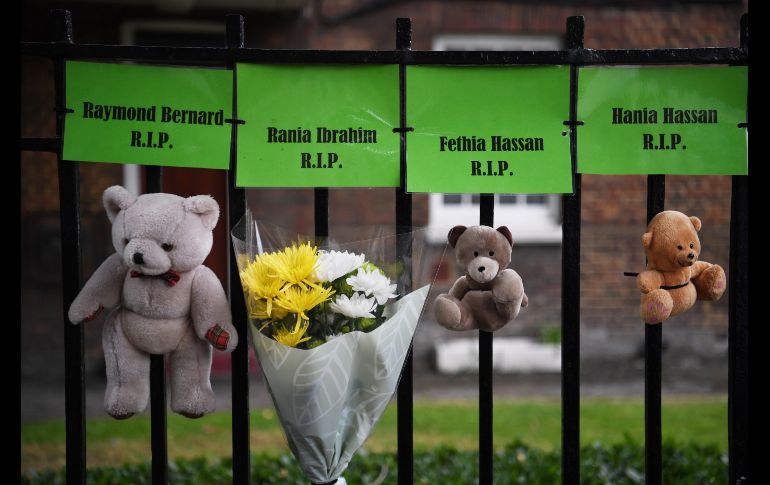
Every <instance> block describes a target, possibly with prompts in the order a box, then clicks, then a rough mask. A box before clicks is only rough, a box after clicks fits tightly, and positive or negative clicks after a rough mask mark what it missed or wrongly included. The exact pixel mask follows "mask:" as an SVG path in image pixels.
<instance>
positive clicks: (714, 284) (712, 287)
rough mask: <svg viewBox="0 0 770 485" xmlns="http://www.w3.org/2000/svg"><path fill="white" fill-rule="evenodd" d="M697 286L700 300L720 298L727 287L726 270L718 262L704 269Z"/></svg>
mask: <svg viewBox="0 0 770 485" xmlns="http://www.w3.org/2000/svg"><path fill="white" fill-rule="evenodd" d="M695 287H696V289H697V290H698V299H700V300H707V301H715V300H718V299H720V298H721V297H722V295H723V294H724V292H725V289H726V288H727V278H726V277H725V270H723V269H722V267H721V266H719V265H717V264H715V265H714V266H711V267H710V268H708V269H705V270H703V273H701V275H700V277H698V281H697V283H696V285H695Z"/></svg>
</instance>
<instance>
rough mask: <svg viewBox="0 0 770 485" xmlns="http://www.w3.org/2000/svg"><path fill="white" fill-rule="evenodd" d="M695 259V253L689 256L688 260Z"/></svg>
mask: <svg viewBox="0 0 770 485" xmlns="http://www.w3.org/2000/svg"><path fill="white" fill-rule="evenodd" d="M694 257H695V253H690V254H688V255H687V259H693V258H694Z"/></svg>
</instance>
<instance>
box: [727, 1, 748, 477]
mask: <svg viewBox="0 0 770 485" xmlns="http://www.w3.org/2000/svg"><path fill="white" fill-rule="evenodd" d="M740 39H741V47H742V48H746V49H747V48H748V47H749V39H748V15H747V14H744V15H743V17H741V37H740ZM750 68H751V66H749V69H750ZM750 99H751V81H749V89H748V99H747V100H746V101H747V106H751V104H750V101H749V100H750ZM748 150H749V160H748V163H749V173H751V172H752V162H751V156H752V149H751V145H749V147H748ZM730 206H731V208H730V268H729V270H730V272H729V274H730V283H729V285H730V291H729V302H728V305H729V321H730V323H729V330H728V342H729V347H728V394H727V407H728V420H727V422H728V436H729V450H730V483H731V484H736V485H739V484H744V483H746V482H747V480H748V478H747V477H748V474H749V473H748V468H749V463H748V460H749V446H748V443H749V271H750V266H749V210H750V208H749V178H748V176H746V175H733V177H732V196H731V201H730Z"/></svg>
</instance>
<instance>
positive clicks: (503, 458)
mask: <svg viewBox="0 0 770 485" xmlns="http://www.w3.org/2000/svg"><path fill="white" fill-rule="evenodd" d="M251 465H252V469H251V473H252V483H255V484H292V483H296V484H303V485H305V484H307V483H308V482H307V481H306V480H305V479H303V477H302V474H301V472H300V470H299V467H298V466H297V464H296V461H295V460H294V458H293V457H291V456H290V455H282V456H277V457H276V456H271V455H264V454H259V455H253V457H252V461H251ZM231 466H232V461H231V460H229V459H225V460H217V461H213V462H209V461H207V460H206V459H204V458H200V459H195V460H177V461H172V462H170V463H169V483H172V484H228V483H231V482H232V470H231ZM494 467H495V470H494V476H495V483H500V484H506V483H511V484H518V483H521V484H556V483H559V481H560V475H561V468H560V467H561V465H560V461H559V452H549V451H542V450H540V449H539V448H532V447H529V446H527V445H525V444H523V443H514V444H511V445H509V446H507V447H506V448H504V449H502V450H499V451H497V452H496V453H495V460H494ZM414 470H415V483H418V484H460V485H466V484H469V483H476V482H477V481H478V452H473V451H458V450H455V449H452V448H446V447H442V448H437V449H435V450H433V451H431V452H418V453H416V454H415V463H414ZM397 472H398V466H397V462H396V456H395V454H393V453H367V452H366V451H365V450H360V451H359V453H358V454H357V455H356V456H355V457H354V459H353V461H352V463H351V464H350V467H349V468H348V470H347V471H346V472H345V475H344V476H345V478H346V479H347V480H348V483H350V484H351V485H357V484H372V483H377V482H380V480H381V483H383V484H393V483H397V480H396V478H397ZM581 476H582V480H581V483H583V484H586V485H594V484H596V485H600V484H601V485H604V484H613V485H621V484H643V483H644V448H643V447H641V446H639V445H637V444H635V443H632V442H631V441H627V442H626V443H623V444H617V445H612V446H608V447H607V446H601V445H598V444H597V445H594V446H588V447H585V448H583V450H582V454H581ZM378 478H379V479H380V480H378ZM727 479H728V477H727V456H726V454H725V453H723V452H721V451H720V450H719V449H718V448H716V447H714V446H701V445H694V444H687V445H672V444H666V445H664V447H663V482H664V483H676V484H678V485H687V484H697V485H708V484H722V483H727ZM22 483H23V484H64V483H65V474H64V471H63V470H57V471H41V472H29V473H27V474H26V475H24V476H23V477H22ZM88 483H89V484H90V485H101V484H110V485H115V484H144V483H147V484H149V483H150V464H149V463H143V464H135V465H124V466H121V467H118V468H106V467H105V468H91V469H89V470H88Z"/></svg>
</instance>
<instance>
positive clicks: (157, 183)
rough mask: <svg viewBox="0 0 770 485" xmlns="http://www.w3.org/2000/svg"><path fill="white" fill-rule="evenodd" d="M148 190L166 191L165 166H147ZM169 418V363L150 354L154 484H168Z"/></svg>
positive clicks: (148, 191)
mask: <svg viewBox="0 0 770 485" xmlns="http://www.w3.org/2000/svg"><path fill="white" fill-rule="evenodd" d="M144 176H145V188H146V192H147V193H152V192H163V169H162V168H161V167H153V166H146V167H144ZM166 426H167V419H166V366H165V359H164V357H163V355H162V354H161V355H151V356H150V442H151V449H152V483H153V484H165V483H168V436H167V432H166V431H167V430H166Z"/></svg>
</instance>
